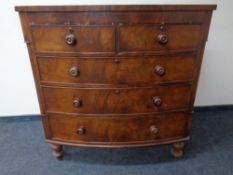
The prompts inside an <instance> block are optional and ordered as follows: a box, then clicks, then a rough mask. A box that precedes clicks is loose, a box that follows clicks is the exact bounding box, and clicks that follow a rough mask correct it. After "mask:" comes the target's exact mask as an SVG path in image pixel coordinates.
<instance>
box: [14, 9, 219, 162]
mask: <svg viewBox="0 0 233 175" xmlns="http://www.w3.org/2000/svg"><path fill="white" fill-rule="evenodd" d="M214 9H216V5H142V6H140V5H116V6H19V7H16V10H17V11H19V14H20V19H21V24H22V28H23V33H24V38H25V42H26V44H27V46H28V51H29V55H30V60H31V64H32V69H33V74H34V78H35V84H36V89H37V94H38V99H39V102H40V109H41V116H42V121H43V126H44V131H45V137H46V141H47V142H48V143H50V144H51V148H52V152H53V155H54V156H55V157H56V158H58V159H61V158H62V157H63V154H62V153H63V146H64V145H67V146H88V147H115V148H116V147H139V146H152V145H159V144H169V143H170V144H173V148H172V151H171V153H172V155H173V156H174V157H180V156H181V155H182V154H183V147H184V141H185V140H188V139H189V131H190V127H191V120H192V111H193V104H194V100H195V93H196V88H197V82H198V77H199V72H200V67H201V62H202V56H203V52H204V47H205V43H206V41H207V36H208V30H209V26H210V20H211V16H212V11H213V10H214Z"/></svg>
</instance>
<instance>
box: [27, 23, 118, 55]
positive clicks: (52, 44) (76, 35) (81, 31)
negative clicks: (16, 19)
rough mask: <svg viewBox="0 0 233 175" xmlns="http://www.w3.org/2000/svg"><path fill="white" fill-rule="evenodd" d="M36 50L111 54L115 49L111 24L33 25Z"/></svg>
mask: <svg viewBox="0 0 233 175" xmlns="http://www.w3.org/2000/svg"><path fill="white" fill-rule="evenodd" d="M31 30H32V38H33V42H34V47H35V50H36V51H37V52H52V53H53V52H57V53H59V52H66V53H73V52H78V53H80V54H84V55H85V54H96V53H106V54H111V53H113V52H114V50H115V32H114V28H113V27H112V26H72V27H67V26H34V27H32V28H31Z"/></svg>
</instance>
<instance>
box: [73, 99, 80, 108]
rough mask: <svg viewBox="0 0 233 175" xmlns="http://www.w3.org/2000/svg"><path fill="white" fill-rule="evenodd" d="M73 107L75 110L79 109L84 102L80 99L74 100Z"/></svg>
mask: <svg viewBox="0 0 233 175" xmlns="http://www.w3.org/2000/svg"><path fill="white" fill-rule="evenodd" d="M73 106H74V107H75V108H78V107H80V106H82V101H81V100H80V99H79V98H76V99H74V100H73Z"/></svg>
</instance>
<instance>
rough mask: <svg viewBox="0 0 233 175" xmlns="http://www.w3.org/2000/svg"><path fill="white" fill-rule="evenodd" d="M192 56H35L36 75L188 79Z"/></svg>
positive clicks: (71, 79)
mask: <svg viewBox="0 0 233 175" xmlns="http://www.w3.org/2000/svg"><path fill="white" fill-rule="evenodd" d="M195 57H196V56H195V55H189V56H188V55H178V56H156V57H140V58H138V57H128V58H124V57H120V58H114V57H109V58H104V57H101V58H91V57H88V58H79V57H78V58H69V57H68V58H67V57H64V58H56V57H38V59H37V60H38V65H39V71H40V78H41V81H44V82H60V83H88V84H140V83H141V84H143V83H144V84H147V83H160V82H174V81H188V80H191V79H192V75H193V69H194V63H195Z"/></svg>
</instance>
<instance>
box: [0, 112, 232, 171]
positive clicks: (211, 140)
mask: <svg viewBox="0 0 233 175" xmlns="http://www.w3.org/2000/svg"><path fill="white" fill-rule="evenodd" d="M78 174H80V175H105V174H106V175H131V174H133V175H144V174H145V175H174V174H177V175H232V174H233V111H230V110H227V111H217V112H203V111H202V112H196V113H195V114H194V119H193V127H192V135H191V140H190V141H189V142H188V143H187V144H186V147H185V155H184V156H183V158H181V159H179V160H174V159H173V158H172V157H171V156H170V146H169V145H167V146H159V147H149V148H133V149H96V148H65V157H64V160H63V161H57V160H56V159H55V158H54V157H53V156H52V154H51V151H50V148H49V146H48V145H47V144H46V143H44V137H43V130H42V125H41V121H40V120H38V119H31V118H25V117H21V118H20V117H18V118H12V119H0V175H78Z"/></svg>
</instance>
